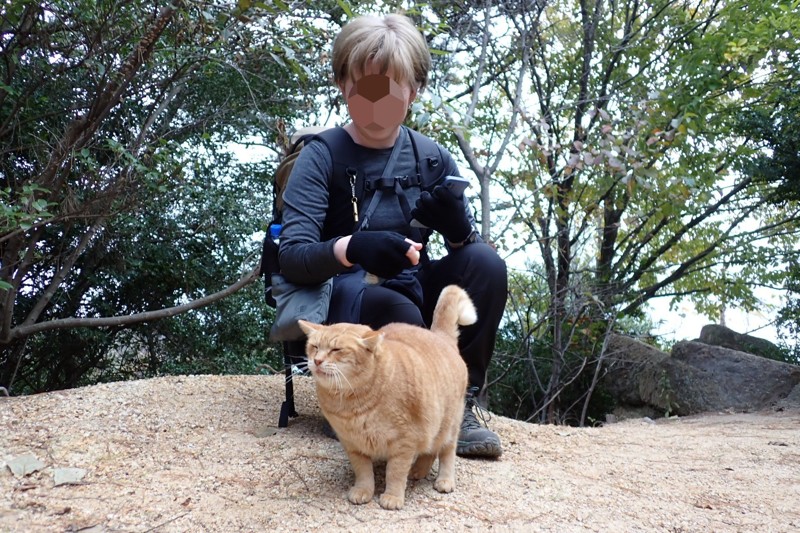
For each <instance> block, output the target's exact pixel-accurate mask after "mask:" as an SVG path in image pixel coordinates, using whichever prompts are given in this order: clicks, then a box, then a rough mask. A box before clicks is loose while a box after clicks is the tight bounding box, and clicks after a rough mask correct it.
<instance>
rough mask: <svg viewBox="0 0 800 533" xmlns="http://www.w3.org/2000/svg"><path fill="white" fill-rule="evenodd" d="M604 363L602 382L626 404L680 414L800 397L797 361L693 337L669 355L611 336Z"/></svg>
mask: <svg viewBox="0 0 800 533" xmlns="http://www.w3.org/2000/svg"><path fill="white" fill-rule="evenodd" d="M608 362H609V370H608V373H607V374H606V375H605V377H604V380H603V385H604V386H605V388H606V390H607V391H608V392H609V393H610V394H611V395H612V396H613V397H614V398H615V400H616V402H617V403H618V404H619V405H621V406H623V407H628V408H631V407H633V408H636V407H650V408H652V409H655V410H657V411H658V412H661V413H670V414H677V415H682V416H683V415H690V414H696V413H702V412H709V411H727V410H732V411H744V412H747V411H755V410H759V409H764V408H767V407H772V406H776V405H779V404H781V402H784V403H785V402H794V401H796V399H797V398H798V397H800V393H799V392H798V391H800V385H798V384H800V366H796V365H792V364H788V363H783V362H779V361H774V360H771V359H766V358H764V357H760V356H757V355H753V354H750V353H746V352H743V351H737V350H732V349H729V348H725V347H722V346H712V345H709V344H704V343H702V342H698V341H683V342H679V343H677V344H676V345H675V346H674V347H673V350H672V353H671V354H668V353H665V352H663V351H661V350H658V349H656V348H654V347H652V346H649V345H647V344H645V343H643V342H640V341H638V340H636V339H633V338H630V337H625V336H622V335H613V336H612V338H611V339H610V342H609V352H608ZM795 389H797V390H795ZM793 391H794V392H793ZM793 398H794V400H793Z"/></svg>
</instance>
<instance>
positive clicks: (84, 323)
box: [3, 265, 261, 343]
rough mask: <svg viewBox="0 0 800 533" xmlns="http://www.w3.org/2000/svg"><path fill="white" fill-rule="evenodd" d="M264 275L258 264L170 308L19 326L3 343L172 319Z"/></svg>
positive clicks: (229, 293) (228, 294)
mask: <svg viewBox="0 0 800 533" xmlns="http://www.w3.org/2000/svg"><path fill="white" fill-rule="evenodd" d="M260 275H261V266H260V265H258V266H256V267H255V268H254V269H253V270H251V271H250V272H248V273H247V274H245V275H243V276H242V277H241V278H239V281H237V282H236V283H234V284H233V285H231V286H229V287H227V288H225V289H223V290H221V291H218V292H215V293H214V294H210V295H208V296H204V297H203V298H198V299H197V300H192V301H191V302H188V303H185V304H183V305H178V306H175V307H169V308H167V309H159V310H158V311H146V312H144V313H136V314H134V315H123V316H112V317H102V318H62V319H58V320H50V321H48V322H39V323H37V324H31V325H26V326H19V327H16V328H13V329H12V330H11V333H10V335H9V337H8V338H7V339H5V340H4V341H3V342H4V343H8V342H11V341H13V340H15V339H19V338H22V337H27V336H29V335H33V334H34V333H40V332H42V331H50V330H54V329H66V328H101V327H109V326H129V325H131V324H138V323H140V322H149V321H151V320H159V319H162V318H169V317H172V316H175V315H179V314H181V313H185V312H186V311H191V310H193V309H199V308H201V307H205V306H207V305H209V304H212V303H214V302H217V301H219V300H221V299H223V298H225V297H227V296H230V295H231V294H233V293H235V292H237V291H239V290H240V289H242V288H244V287H246V286H247V285H249V284H251V283H253V282H254V281H255V280H256V279H258V277H259V276H260Z"/></svg>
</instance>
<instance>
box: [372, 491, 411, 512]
mask: <svg viewBox="0 0 800 533" xmlns="http://www.w3.org/2000/svg"><path fill="white" fill-rule="evenodd" d="M378 503H379V504H381V507H383V508H384V509H389V510H396V509H402V508H403V504H404V503H405V498H404V497H403V496H393V495H391V494H387V493H385V492H384V493H383V494H381V497H380V499H379V500H378Z"/></svg>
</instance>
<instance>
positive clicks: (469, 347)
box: [334, 243, 508, 389]
mask: <svg viewBox="0 0 800 533" xmlns="http://www.w3.org/2000/svg"><path fill="white" fill-rule="evenodd" d="M418 278H419V280H420V283H421V284H422V290H423V304H422V308H421V309H420V308H419V307H418V306H417V305H415V304H414V303H413V302H412V301H411V300H410V299H408V298H407V297H405V296H403V295H402V294H400V293H399V292H396V291H394V290H391V289H388V288H386V287H382V286H379V285H371V286H367V287H366V289H365V290H364V293H363V295H362V299H361V311H360V315H359V322H360V323H362V324H367V325H368V326H370V327H372V328H374V329H378V328H380V327H381V326H384V325H386V324H389V323H391V322H404V323H408V324H416V325H418V326H423V327H428V326H429V325H430V323H431V320H432V318H433V310H434V308H435V307H436V302H437V300H438V299H439V293H441V292H442V289H444V288H445V287H446V286H447V285H451V284H455V285H458V286H460V287H462V288H463V289H464V290H466V291H467V294H469V296H470V298H472V301H473V303H474V304H475V309H476V310H477V311H478V321H477V322H476V323H475V324H473V325H471V326H467V327H464V328H462V329H461V333H460V335H459V339H458V347H459V350H460V351H461V356H462V357H463V358H464V361H465V362H466V363H467V368H468V369H469V384H470V386H475V387H479V388H480V389H483V387H484V385H485V383H486V372H487V370H488V368H489V363H490V361H491V359H492V354H493V351H494V342H495V337H496V335H497V328H498V326H499V324H500V320H501V318H502V317H503V310H504V309H505V305H506V298H507V292H508V274H507V271H506V264H505V262H504V261H503V260H502V259H501V258H500V256H498V255H497V252H495V251H494V249H492V247H491V246H489V245H488V244H484V243H474V244H469V245H467V246H464V247H463V248H460V249H458V250H454V251H452V252H451V253H449V254H448V255H447V256H445V257H443V258H442V259H439V260H437V261H431V263H430V264H429V265H427V266H426V267H425V268H422V269H420V271H419V273H418ZM334 297H336V291H334Z"/></svg>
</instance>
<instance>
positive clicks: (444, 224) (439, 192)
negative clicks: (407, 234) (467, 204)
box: [411, 185, 472, 243]
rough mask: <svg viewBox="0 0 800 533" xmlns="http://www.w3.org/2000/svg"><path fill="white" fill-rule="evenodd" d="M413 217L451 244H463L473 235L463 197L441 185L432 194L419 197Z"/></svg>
mask: <svg viewBox="0 0 800 533" xmlns="http://www.w3.org/2000/svg"><path fill="white" fill-rule="evenodd" d="M411 216H412V217H413V218H415V219H417V221H418V222H421V223H422V224H425V225H426V226H428V227H429V228H431V229H432V230H436V231H438V232H439V233H441V234H442V237H444V238H445V239H447V240H448V241H449V242H451V243H460V242H463V241H464V240H465V239H466V238H467V237H469V235H470V233H472V224H470V222H469V219H467V213H466V211H465V210H464V198H463V196H456V195H454V194H453V193H452V192H451V191H450V189H448V188H447V187H442V186H441V185H437V186H436V187H434V189H433V191H432V192H428V191H423V192H422V194H420V195H419V199H418V200H417V203H416V204H415V207H414V209H412V210H411Z"/></svg>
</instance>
